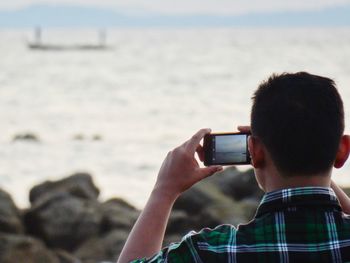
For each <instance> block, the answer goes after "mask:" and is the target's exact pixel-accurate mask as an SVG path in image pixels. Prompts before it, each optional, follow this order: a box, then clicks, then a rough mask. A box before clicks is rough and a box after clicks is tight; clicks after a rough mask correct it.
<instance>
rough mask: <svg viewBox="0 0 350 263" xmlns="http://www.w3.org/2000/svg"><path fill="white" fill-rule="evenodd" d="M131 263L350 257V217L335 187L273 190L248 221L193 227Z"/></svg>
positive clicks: (268, 262)
mask: <svg viewBox="0 0 350 263" xmlns="http://www.w3.org/2000/svg"><path fill="white" fill-rule="evenodd" d="M133 262H175V263H177V262H178V263H180V262H229V263H240V262H244V263H250V262H259V263H265V262H266V263H271V262H279V263H287V262H298V263H302V262H317V263H321V262H332V263H338V262H350V216H348V215H346V214H344V213H343V212H342V210H341V208H340V206H339V203H338V200H337V198H336V196H335V193H334V191H333V190H332V189H331V188H323V187H303V188H293V189H284V190H280V191H274V192H270V193H267V194H265V196H264V197H263V199H262V201H261V203H260V206H259V208H258V210H257V213H256V215H255V218H254V219H253V220H252V221H250V222H249V223H248V224H242V225H239V226H238V227H237V229H236V228H235V227H233V226H232V225H220V226H218V227H216V228H215V229H208V228H205V229H203V230H201V231H200V232H198V233H196V232H190V233H189V234H187V235H186V236H185V237H184V238H183V239H182V241H181V242H180V243H174V244H171V245H170V246H169V247H167V248H164V249H163V250H162V251H160V252H159V253H158V254H156V255H155V256H154V257H152V258H150V259H140V260H135V261H133Z"/></svg>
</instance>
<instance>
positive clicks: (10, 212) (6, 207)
mask: <svg viewBox="0 0 350 263" xmlns="http://www.w3.org/2000/svg"><path fill="white" fill-rule="evenodd" d="M0 232H8V233H23V226H22V221H21V216H20V212H19V210H18V209H17V207H16V205H15V203H14V202H13V200H12V198H11V196H10V195H9V194H8V193H7V192H5V191H3V190H1V189H0Z"/></svg>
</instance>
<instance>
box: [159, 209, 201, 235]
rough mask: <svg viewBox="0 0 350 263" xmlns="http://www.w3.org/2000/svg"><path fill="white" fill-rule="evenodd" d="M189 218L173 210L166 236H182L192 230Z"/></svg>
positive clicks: (183, 212)
mask: <svg viewBox="0 0 350 263" xmlns="http://www.w3.org/2000/svg"><path fill="white" fill-rule="evenodd" d="M193 224H194V223H193V222H192V220H191V217H190V216H189V215H188V214H187V213H186V212H185V211H182V210H176V209H175V210H173V211H172V212H171V214H170V217H169V221H168V225H167V229H166V235H167V236H171V235H184V234H186V233H187V232H189V231H191V230H192V229H193V228H192V227H193Z"/></svg>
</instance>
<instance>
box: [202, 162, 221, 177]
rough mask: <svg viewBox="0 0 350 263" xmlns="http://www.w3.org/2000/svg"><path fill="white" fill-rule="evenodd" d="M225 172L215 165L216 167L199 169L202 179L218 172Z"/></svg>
mask: <svg viewBox="0 0 350 263" xmlns="http://www.w3.org/2000/svg"><path fill="white" fill-rule="evenodd" d="M222 170H223V167H222V166H219V165H215V166H209V167H205V168H200V169H199V175H200V177H201V178H202V179H204V178H206V177H209V176H211V175H213V174H215V173H217V172H220V171H222Z"/></svg>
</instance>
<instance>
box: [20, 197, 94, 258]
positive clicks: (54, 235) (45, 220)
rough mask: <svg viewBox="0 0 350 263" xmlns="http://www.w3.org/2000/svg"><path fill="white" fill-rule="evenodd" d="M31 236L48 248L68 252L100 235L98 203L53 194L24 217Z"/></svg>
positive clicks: (38, 203) (36, 204) (37, 203)
mask: <svg viewBox="0 0 350 263" xmlns="http://www.w3.org/2000/svg"><path fill="white" fill-rule="evenodd" d="M24 219H25V223H26V226H27V229H28V231H29V233H30V234H32V235H35V236H37V237H40V238H41V239H43V240H44V241H45V242H46V244H48V245H49V246H50V247H55V248H62V249H66V250H68V251H71V250H73V249H75V248H76V247H77V246H78V245H79V244H80V243H82V242H83V241H85V240H86V239H88V238H91V237H93V236H96V235H98V234H99V232H100V224H101V212H100V208H99V204H98V203H97V201H93V200H87V199H82V198H78V197H76V196H73V195H71V194H69V193H56V195H54V196H51V198H50V199H46V200H44V201H41V202H36V203H35V205H34V206H33V207H31V209H29V210H28V211H27V213H26V214H25V216H24Z"/></svg>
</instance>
